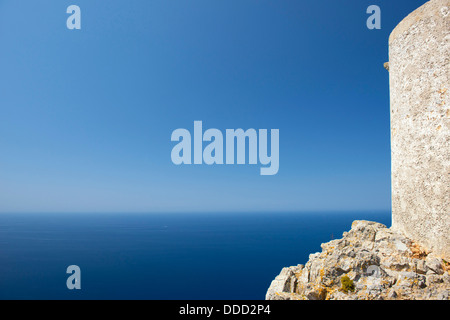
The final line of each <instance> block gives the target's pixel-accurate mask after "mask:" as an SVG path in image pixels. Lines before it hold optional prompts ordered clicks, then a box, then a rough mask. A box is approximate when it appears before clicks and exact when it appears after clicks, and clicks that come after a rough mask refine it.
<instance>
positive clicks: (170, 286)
mask: <svg viewBox="0 0 450 320" xmlns="http://www.w3.org/2000/svg"><path fill="white" fill-rule="evenodd" d="M354 220H371V221H377V222H380V223H383V224H385V225H387V226H390V224H391V214H390V212H388V211H386V212H347V213H344V212H314V213H313V212H311V213H305V212H298V213H294V212H288V213H277V212H273V213H179V214H175V213H161V214H155V213H148V214H144V213H139V214H137V213H129V214H127V213H113V214H107V213H95V214H94V213H93V214H88V213H78V214H75V213H73V214H69V213H51V214H50V213H47V214H43V213H39V214H38V213H33V214H31V213H30V214H22V213H21V214H18V213H14V214H12V213H11V214H8V213H3V214H0V299H2V300H4V299H7V300H9V299H33V300H34V299H37V300H46V299H58V300H60V299H62V300H66V299H69V300H72V299H89V300H90V299H101V300H103V299H114V300H116V299H121V300H122V299H125V300H129V299H137V300H143V299H150V300H263V299H264V298H265V294H266V291H267V289H268V288H269V286H270V283H271V281H272V280H273V279H274V278H275V277H276V276H277V275H278V274H279V273H280V271H281V269H282V268H283V267H287V266H294V265H298V264H305V263H306V262H307V261H308V257H309V255H310V254H312V253H315V252H319V251H321V248H320V244H321V243H323V242H328V241H330V240H331V239H337V238H341V237H342V233H343V232H344V231H348V230H350V228H351V223H352V222H353V221H354ZM71 265H76V266H78V267H79V268H80V282H79V284H80V287H81V288H80V289H72V290H69V289H68V287H67V285H66V282H67V279H68V278H69V277H70V276H71V274H69V273H67V268H68V266H71Z"/></svg>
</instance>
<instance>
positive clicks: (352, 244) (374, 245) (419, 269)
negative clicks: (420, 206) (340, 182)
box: [266, 221, 450, 300]
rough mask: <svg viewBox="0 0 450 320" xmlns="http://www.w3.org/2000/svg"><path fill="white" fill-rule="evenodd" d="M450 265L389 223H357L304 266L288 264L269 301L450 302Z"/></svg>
mask: <svg viewBox="0 0 450 320" xmlns="http://www.w3.org/2000/svg"><path fill="white" fill-rule="evenodd" d="M449 294H450V264H449V262H447V261H445V260H444V259H442V258H441V257H439V256H437V255H435V254H433V253H432V252H427V251H426V250H425V249H423V248H421V247H420V246H419V245H418V244H416V243H415V242H413V241H412V240H410V239H408V238H407V237H405V236H404V235H403V234H401V233H399V232H396V231H393V230H392V229H389V228H387V227H386V226H384V225H382V224H380V223H376V222H370V221H355V222H353V224H352V228H351V230H350V231H349V232H344V234H343V238H342V239H338V240H333V241H330V242H328V243H324V244H322V252H318V253H315V254H311V255H310V256H309V261H308V262H307V263H306V264H305V265H298V266H295V267H289V268H284V269H283V270H282V271H281V273H280V275H278V276H277V277H276V278H275V280H274V281H272V283H271V285H270V288H269V290H268V291H267V295H266V299H267V300H325V299H326V300H384V299H386V300H395V299H408V300H416V299H417V300H418V299H434V300H449Z"/></svg>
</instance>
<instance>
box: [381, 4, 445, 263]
mask: <svg viewBox="0 0 450 320" xmlns="http://www.w3.org/2000/svg"><path fill="white" fill-rule="evenodd" d="M389 82H390V99H391V152H392V169H391V170H392V228H393V229H394V230H397V231H401V232H403V233H404V234H405V235H407V236H408V237H409V238H411V239H412V240H414V241H416V242H417V243H419V244H421V245H422V246H424V247H425V248H427V249H428V250H431V251H433V252H435V253H436V254H438V255H441V256H442V257H444V258H446V259H449V260H450V0H432V1H429V2H427V3H426V4H424V5H423V6H421V7H420V8H418V9H417V10H415V11H414V12H413V13H411V14H410V15H409V16H408V17H406V18H405V19H404V20H403V21H402V22H400V24H399V25H398V26H397V27H396V28H395V29H394V31H393V32H392V34H391V35H390V38H389Z"/></svg>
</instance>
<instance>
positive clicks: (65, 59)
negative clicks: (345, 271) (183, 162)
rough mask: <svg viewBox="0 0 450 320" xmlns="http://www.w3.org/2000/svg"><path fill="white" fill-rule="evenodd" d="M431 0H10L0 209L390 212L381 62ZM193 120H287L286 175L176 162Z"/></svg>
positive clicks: (1, 98)
mask: <svg viewBox="0 0 450 320" xmlns="http://www.w3.org/2000/svg"><path fill="white" fill-rule="evenodd" d="M425 2H426V1H423V0H422V1H413V0H407V1H406V0H398V1H387V0H382V1H381V0H379V1H365V0H345V1H335V0H315V1H294V0H280V1H274V0H272V1H267V0H226V1H225V0H216V1H211V0H188V1H186V0H170V1H167V0H157V1H154V0H146V1H137V0H134V1H124V0H122V1H118V0H109V1H92V0H89V1H87V0H71V1H63V0H61V1H54V0H53V1H49V0H41V1H31V0H27V1H13V0H0V212H111V211H114V212H131V211H138V212H166V211H167V212H170V211H176V212H188V211H291V210H292V211H312V210H314V211H320V210H332V211H334V210H336V211H342V210H343V211H345V210H389V209H390V142H389V137H390V135H389V83H388V81H389V80H388V72H387V71H386V70H385V69H384V68H383V63H384V62H386V61H387V60H388V37H389V34H390V32H391V31H392V29H393V28H394V27H395V26H396V25H397V24H398V23H399V22H400V21H401V20H402V19H403V18H404V17H405V16H406V15H407V14H408V13H410V12H411V11H413V10H414V9H415V8H417V7H419V6H420V5H422V4H423V3H425ZM71 4H76V5H78V6H80V8H81V11H82V29H81V30H72V31H71V30H68V29H67V28H66V19H67V17H68V14H66V8H67V7H68V6H69V5H71ZM372 4H376V5H379V6H380V8H381V11H382V29H381V30H369V29H367V28H366V20H367V18H368V17H369V15H368V14H366V9H367V7H368V6H369V5H372ZM195 120H202V121H203V127H204V129H207V128H217V129H220V130H222V131H225V129H235V128H243V129H248V128H255V129H279V130H280V170H279V172H278V174H277V175H275V176H261V175H259V168H260V165H244V166H238V165H234V166H226V165H223V166H206V165H201V166H194V165H191V166H175V165H174V164H173V163H172V162H171V158H170V153H171V149H172V147H173V146H174V143H173V142H171V141H170V136H171V133H172V131H173V130H175V129H177V128H186V129H189V130H191V132H192V130H193V123H194V121H195Z"/></svg>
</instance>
